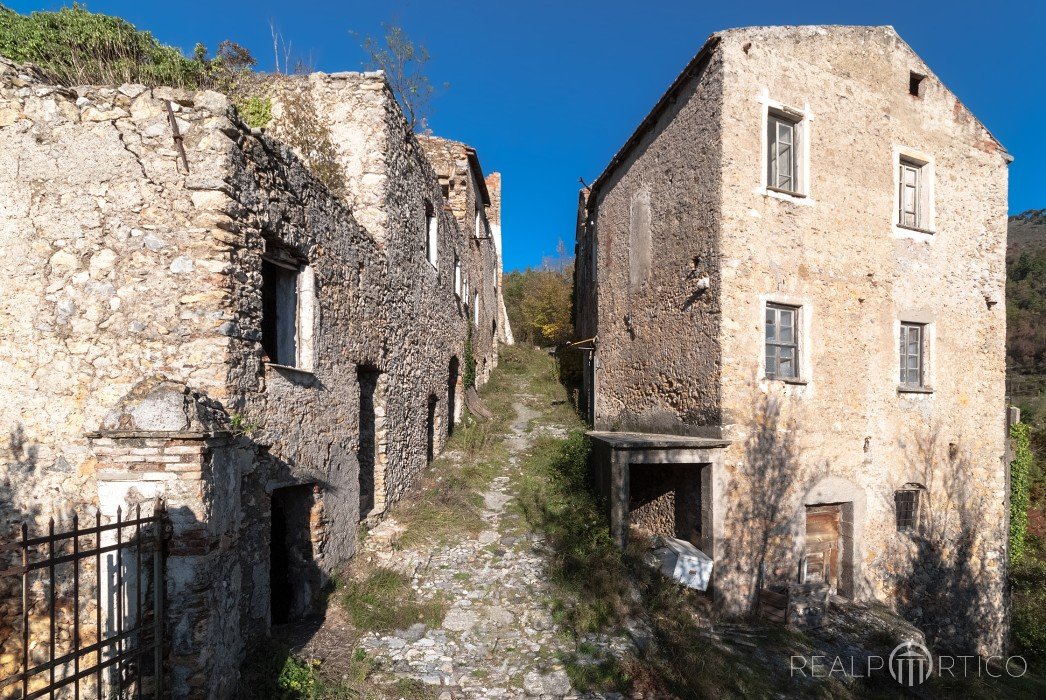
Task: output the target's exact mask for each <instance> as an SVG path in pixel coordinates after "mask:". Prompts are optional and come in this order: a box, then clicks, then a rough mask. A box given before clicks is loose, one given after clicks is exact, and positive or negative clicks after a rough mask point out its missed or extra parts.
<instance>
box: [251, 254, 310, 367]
mask: <svg viewBox="0 0 1046 700" xmlns="http://www.w3.org/2000/svg"><path fill="white" fill-rule="evenodd" d="M261 273H262V348H263V349H264V350H265V354H266V355H267V356H268V360H269V362H270V363H272V364H277V365H282V366H284V367H294V368H298V369H305V370H311V369H312V363H313V320H314V316H315V289H314V284H315V283H314V278H313V272H312V268H311V267H309V266H308V265H306V264H304V263H303V262H302V261H301V260H300V259H298V258H296V257H295V256H294V255H293V254H291V253H290V252H288V251H286V250H284V249H282V248H279V247H276V246H267V250H266V253H265V255H264V257H263V258H262V269H261Z"/></svg>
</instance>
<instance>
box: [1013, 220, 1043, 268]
mask: <svg viewBox="0 0 1046 700" xmlns="http://www.w3.org/2000/svg"><path fill="white" fill-rule="evenodd" d="M1029 248H1046V209H1029V210H1028V211H1026V212H1024V213H1022V214H1017V215H1016V216H1011V217H1010V222H1009V227H1008V232H1007V236H1006V252H1007V258H1009V257H1011V256H1013V255H1015V254H1017V253H1019V252H1020V251H1021V250H1027V249H1029Z"/></svg>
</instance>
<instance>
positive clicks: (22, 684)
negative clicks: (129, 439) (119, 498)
mask: <svg viewBox="0 0 1046 700" xmlns="http://www.w3.org/2000/svg"><path fill="white" fill-rule="evenodd" d="M93 521H94V522H93V523H91V524H89V525H87V526H84V524H83V523H81V521H80V519H79V518H78V517H77V516H75V515H74V516H73V517H72V522H71V528H70V529H68V530H65V531H62V532H56V531H55V521H54V518H52V519H51V521H50V523H49V525H48V528H47V532H46V533H43V534H33V533H31V532H30V528H29V526H28V525H27V524H25V523H23V524H22V526H21V531H20V533H19V536H18V537H17V538H15V539H12V540H8V541H2V540H0V562H4V561H5V560H6V562H7V564H8V565H7V568H4V569H3V570H0V582H3V583H5V584H6V585H5V586H4V587H3V590H6V591H8V594H9V595H8V598H9V600H7V601H0V602H5V603H6V605H5V606H4V608H3V609H4V610H6V611H7V613H8V614H7V615H6V616H3V617H0V632H4V633H6V639H0V643H2V644H0V661H4V660H6V664H0V677H2V680H0V698H3V699H4V700H8V699H11V700H14V699H16V698H17V699H19V700H31V699H32V698H42V697H48V698H51V699H53V698H56V697H57V698H74V699H75V700H79V699H80V698H81V697H84V698H90V697H94V698H96V699H98V700H100V699H101V698H103V697H104V698H106V699H107V700H108V699H111V698H120V699H121V700H122V699H124V698H141V697H148V696H152V697H155V698H162V696H163V671H164V669H163V640H164V631H163V618H164V615H163V611H164V588H165V586H164V542H165V539H166V537H167V532H168V525H167V522H168V521H167V514H166V509H165V506H164V504H163V502H162V501H161V500H159V499H158V500H157V501H156V504H155V507H154V508H153V513H152V514H151V515H148V516H144V517H143V516H142V509H141V506H140V505H138V506H135V508H134V512H133V517H126V516H125V514H124V512H123V510H122V509H119V508H118V509H117V512H116V517H115V519H112V520H111V521H109V522H103V518H102V515H101V513H97V514H96V515H95V516H94V518H93ZM0 566H4V563H0ZM19 591H20V594H21V596H20V603H19V602H18V600H17V593H18V592H19ZM10 598H14V599H15V600H11V599H10ZM4 627H6V630H5V629H3V628H4Z"/></svg>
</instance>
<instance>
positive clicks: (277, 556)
mask: <svg viewBox="0 0 1046 700" xmlns="http://www.w3.org/2000/svg"><path fill="white" fill-rule="evenodd" d="M271 503H272V523H271V529H270V550H269V552H270V557H269V587H270V593H271V606H272V623H273V624H274V625H281V624H284V623H287V622H300V621H302V620H305V619H307V618H308V617H309V616H310V615H311V614H312V613H313V612H314V610H313V604H314V601H316V600H317V596H318V594H319V592H320V574H319V569H318V568H317V566H316V563H315V561H314V560H313V550H312V531H311V527H310V525H311V521H312V511H313V508H314V507H315V506H316V494H315V488H314V485H313V484H305V485H302V486H288V487H286V488H282V489H276V490H275V491H273V492H272V499H271Z"/></svg>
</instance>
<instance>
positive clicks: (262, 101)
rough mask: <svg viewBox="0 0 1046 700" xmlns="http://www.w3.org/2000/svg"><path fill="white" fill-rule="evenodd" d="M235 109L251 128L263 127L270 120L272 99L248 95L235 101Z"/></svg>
mask: <svg viewBox="0 0 1046 700" xmlns="http://www.w3.org/2000/svg"><path fill="white" fill-rule="evenodd" d="M236 110H237V111H238V112H239V113H240V116H241V117H243V121H244V122H246V124H247V126H249V127H251V128H252V129H264V128H265V127H266V126H268V125H269V122H270V121H272V100H270V99H269V98H267V97H256V96H253V95H252V96H250V97H247V98H244V99H242V100H237V101H236Z"/></svg>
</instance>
